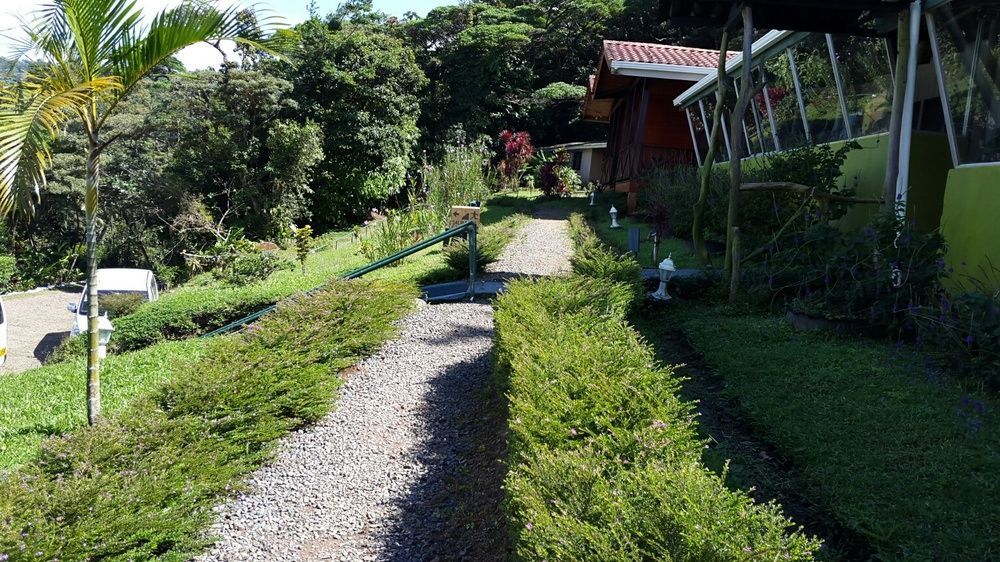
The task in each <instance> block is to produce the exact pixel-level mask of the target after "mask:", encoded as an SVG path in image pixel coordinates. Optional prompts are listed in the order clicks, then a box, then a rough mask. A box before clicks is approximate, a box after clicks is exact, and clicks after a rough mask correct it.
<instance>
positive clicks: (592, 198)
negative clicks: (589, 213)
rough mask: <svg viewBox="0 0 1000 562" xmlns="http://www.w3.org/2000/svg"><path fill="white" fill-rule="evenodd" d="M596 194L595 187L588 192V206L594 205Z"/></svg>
mask: <svg viewBox="0 0 1000 562" xmlns="http://www.w3.org/2000/svg"><path fill="white" fill-rule="evenodd" d="M596 196H597V190H596V189H595V190H594V191H591V192H590V206H591V207H593V206H594V197H596Z"/></svg>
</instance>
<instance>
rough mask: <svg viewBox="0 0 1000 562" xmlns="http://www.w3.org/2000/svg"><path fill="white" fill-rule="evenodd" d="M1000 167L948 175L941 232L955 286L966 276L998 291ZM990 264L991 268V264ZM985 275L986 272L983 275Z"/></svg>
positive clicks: (999, 278) (982, 167) (974, 169)
mask: <svg viewBox="0 0 1000 562" xmlns="http://www.w3.org/2000/svg"><path fill="white" fill-rule="evenodd" d="M998 189H1000V165H996V166H977V167H972V168H956V169H953V170H951V172H949V173H948V187H947V189H946V190H945V192H944V202H943V203H944V204H943V212H942V215H941V233H942V234H943V235H944V237H945V240H947V241H948V255H947V256H946V257H945V259H946V261H947V262H948V264H949V265H950V266H951V267H953V268H955V273H954V274H953V277H954V279H952V285H953V286H954V285H955V283H956V282H957V281H961V280H962V278H963V277H964V276H966V275H969V276H972V277H975V278H977V279H979V280H980V281H983V282H985V283H988V284H990V285H991V286H992V288H994V289H1000V274H997V273H992V269H993V266H995V267H997V268H1000V192H998ZM991 262H992V266H991V265H990V263H991ZM984 272H985V273H984Z"/></svg>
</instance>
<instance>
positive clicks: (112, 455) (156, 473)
mask: <svg viewBox="0 0 1000 562" xmlns="http://www.w3.org/2000/svg"><path fill="white" fill-rule="evenodd" d="M415 296H416V291H415V289H413V288H412V287H410V286H407V285H402V284H398V283H389V282H366V281H351V282H345V281H338V282H334V283H331V284H330V285H329V286H327V287H326V288H324V289H323V290H321V291H319V292H317V293H316V294H314V295H312V296H310V297H299V298H295V299H291V300H290V301H286V302H285V303H283V304H282V305H281V306H280V307H279V309H278V311H277V312H275V313H273V314H271V315H269V316H267V317H265V318H264V319H262V320H261V321H260V322H259V323H258V324H257V325H256V326H255V327H253V328H252V329H250V330H248V331H246V332H244V333H243V334H240V335H234V336H229V337H220V338H217V339H214V340H212V341H211V342H209V343H208V347H207V349H206V350H205V353H204V354H203V355H202V356H201V357H200V358H199V359H198V360H196V361H193V362H186V363H185V362H183V361H179V362H176V363H178V364H177V365H175V366H174V372H173V373H172V375H171V376H170V377H169V378H168V382H167V383H165V384H164V385H162V386H161V387H159V388H158V389H157V390H155V391H153V392H151V393H150V394H149V395H146V396H144V397H141V398H137V399H136V400H135V401H134V402H133V403H132V405H131V406H129V407H128V408H127V409H126V410H125V411H124V412H123V413H121V414H119V415H115V416H112V417H110V418H108V419H106V420H104V421H103V422H102V423H100V424H98V425H97V426H95V427H90V428H82V429H80V430H77V431H73V432H70V433H68V434H66V435H64V436H62V437H56V438H52V439H49V440H48V441H46V442H45V443H44V444H43V446H42V451H41V453H40V456H39V459H38V461H37V462H34V463H31V464H28V465H25V466H23V467H21V468H20V469H17V470H16V471H15V472H13V473H11V474H9V475H7V477H6V478H4V479H3V480H2V481H0V560H8V559H10V560H57V559H58V560H98V559H99V560H148V559H151V558H164V559H170V560H183V559H188V558H190V557H191V556H192V555H194V554H196V553H197V552H198V551H199V550H200V549H201V548H203V547H204V546H205V544H206V541H207V534H206V533H205V530H206V528H207V527H208V526H209V525H210V524H211V522H212V520H213V511H212V506H213V505H215V504H216V503H217V502H218V501H220V500H221V499H222V498H223V497H225V496H228V495H230V494H232V493H233V492H234V490H235V489H236V488H238V487H239V486H240V483H241V481H242V479H243V478H244V477H245V476H246V475H247V474H248V473H250V472H251V471H252V470H254V469H255V468H257V467H258V466H260V465H261V464H262V463H263V462H264V461H265V460H266V459H268V458H269V456H270V455H271V453H272V451H273V446H274V443H275V441H276V440H277V439H278V438H279V437H281V436H282V435H284V434H286V433H288V432H289V431H291V430H293V429H295V428H296V427H299V426H301V425H303V424H305V423H308V422H311V421H315V420H317V419H319V418H320V417H321V416H323V415H324V414H326V413H327V412H328V411H329V410H330V407H331V397H332V395H333V394H334V392H335V390H336V389H337V387H338V386H339V384H340V378H339V377H338V376H337V373H338V372H339V371H340V370H342V369H343V368H345V367H347V366H349V365H351V364H353V363H354V362H355V361H356V360H357V359H358V358H359V357H360V356H363V355H366V354H369V353H371V352H373V351H375V350H376V349H377V348H378V347H379V346H380V345H381V344H382V343H383V342H384V341H385V340H386V339H388V338H390V337H392V336H393V335H394V334H395V333H396V328H395V326H394V324H393V322H394V321H395V320H397V319H399V318H400V317H402V316H403V315H404V314H405V313H406V312H407V311H408V310H409V309H410V307H411V306H412V302H413V298H414V297H415Z"/></svg>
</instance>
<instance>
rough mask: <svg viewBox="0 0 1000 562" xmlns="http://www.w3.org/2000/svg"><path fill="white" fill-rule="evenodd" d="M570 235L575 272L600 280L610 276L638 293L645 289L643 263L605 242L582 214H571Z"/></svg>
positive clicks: (571, 259)
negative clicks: (642, 280)
mask: <svg viewBox="0 0 1000 562" xmlns="http://www.w3.org/2000/svg"><path fill="white" fill-rule="evenodd" d="M569 235H570V239H572V240H573V255H572V256H571V257H570V264H571V265H572V266H573V271H574V272H576V273H578V274H580V275H583V276H586V277H595V278H598V279H610V280H612V281H615V282H618V283H625V284H626V285H628V286H629V287H632V288H633V290H634V291H635V294H636V296H637V297H638V296H639V294H641V292H642V285H641V276H642V266H640V265H639V262H637V261H636V260H635V257H633V256H632V255H631V254H628V253H621V252H618V251H617V250H615V249H613V248H611V247H610V246H607V245H605V244H604V243H603V242H601V239H600V238H598V236H597V234H596V233H595V232H594V229H592V228H591V227H590V225H588V224H587V220H586V219H585V218H584V217H583V215H581V214H579V213H574V214H572V215H570V217H569Z"/></svg>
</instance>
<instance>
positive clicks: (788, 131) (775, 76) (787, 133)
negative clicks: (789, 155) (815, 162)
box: [764, 53, 809, 150]
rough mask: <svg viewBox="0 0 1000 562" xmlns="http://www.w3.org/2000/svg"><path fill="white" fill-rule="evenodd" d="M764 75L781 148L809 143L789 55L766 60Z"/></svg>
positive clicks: (786, 148) (783, 54) (785, 148)
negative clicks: (803, 124)
mask: <svg viewBox="0 0 1000 562" xmlns="http://www.w3.org/2000/svg"><path fill="white" fill-rule="evenodd" d="M764 75H765V76H766V78H767V93H768V97H769V99H770V102H771V110H772V111H773V113H774V120H775V121H776V123H777V127H778V138H779V139H780V140H781V148H782V149H784V150H788V149H790V148H799V147H802V146H806V145H808V144H809V139H808V137H807V136H806V130H805V127H803V126H802V112H801V111H800V110H799V101H798V98H797V97H796V95H795V80H794V78H793V77H792V69H791V65H790V64H789V62H788V55H787V54H785V53H782V54H781V55H780V56H777V57H774V58H772V59H769V60H768V61H767V62H765V63H764Z"/></svg>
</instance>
